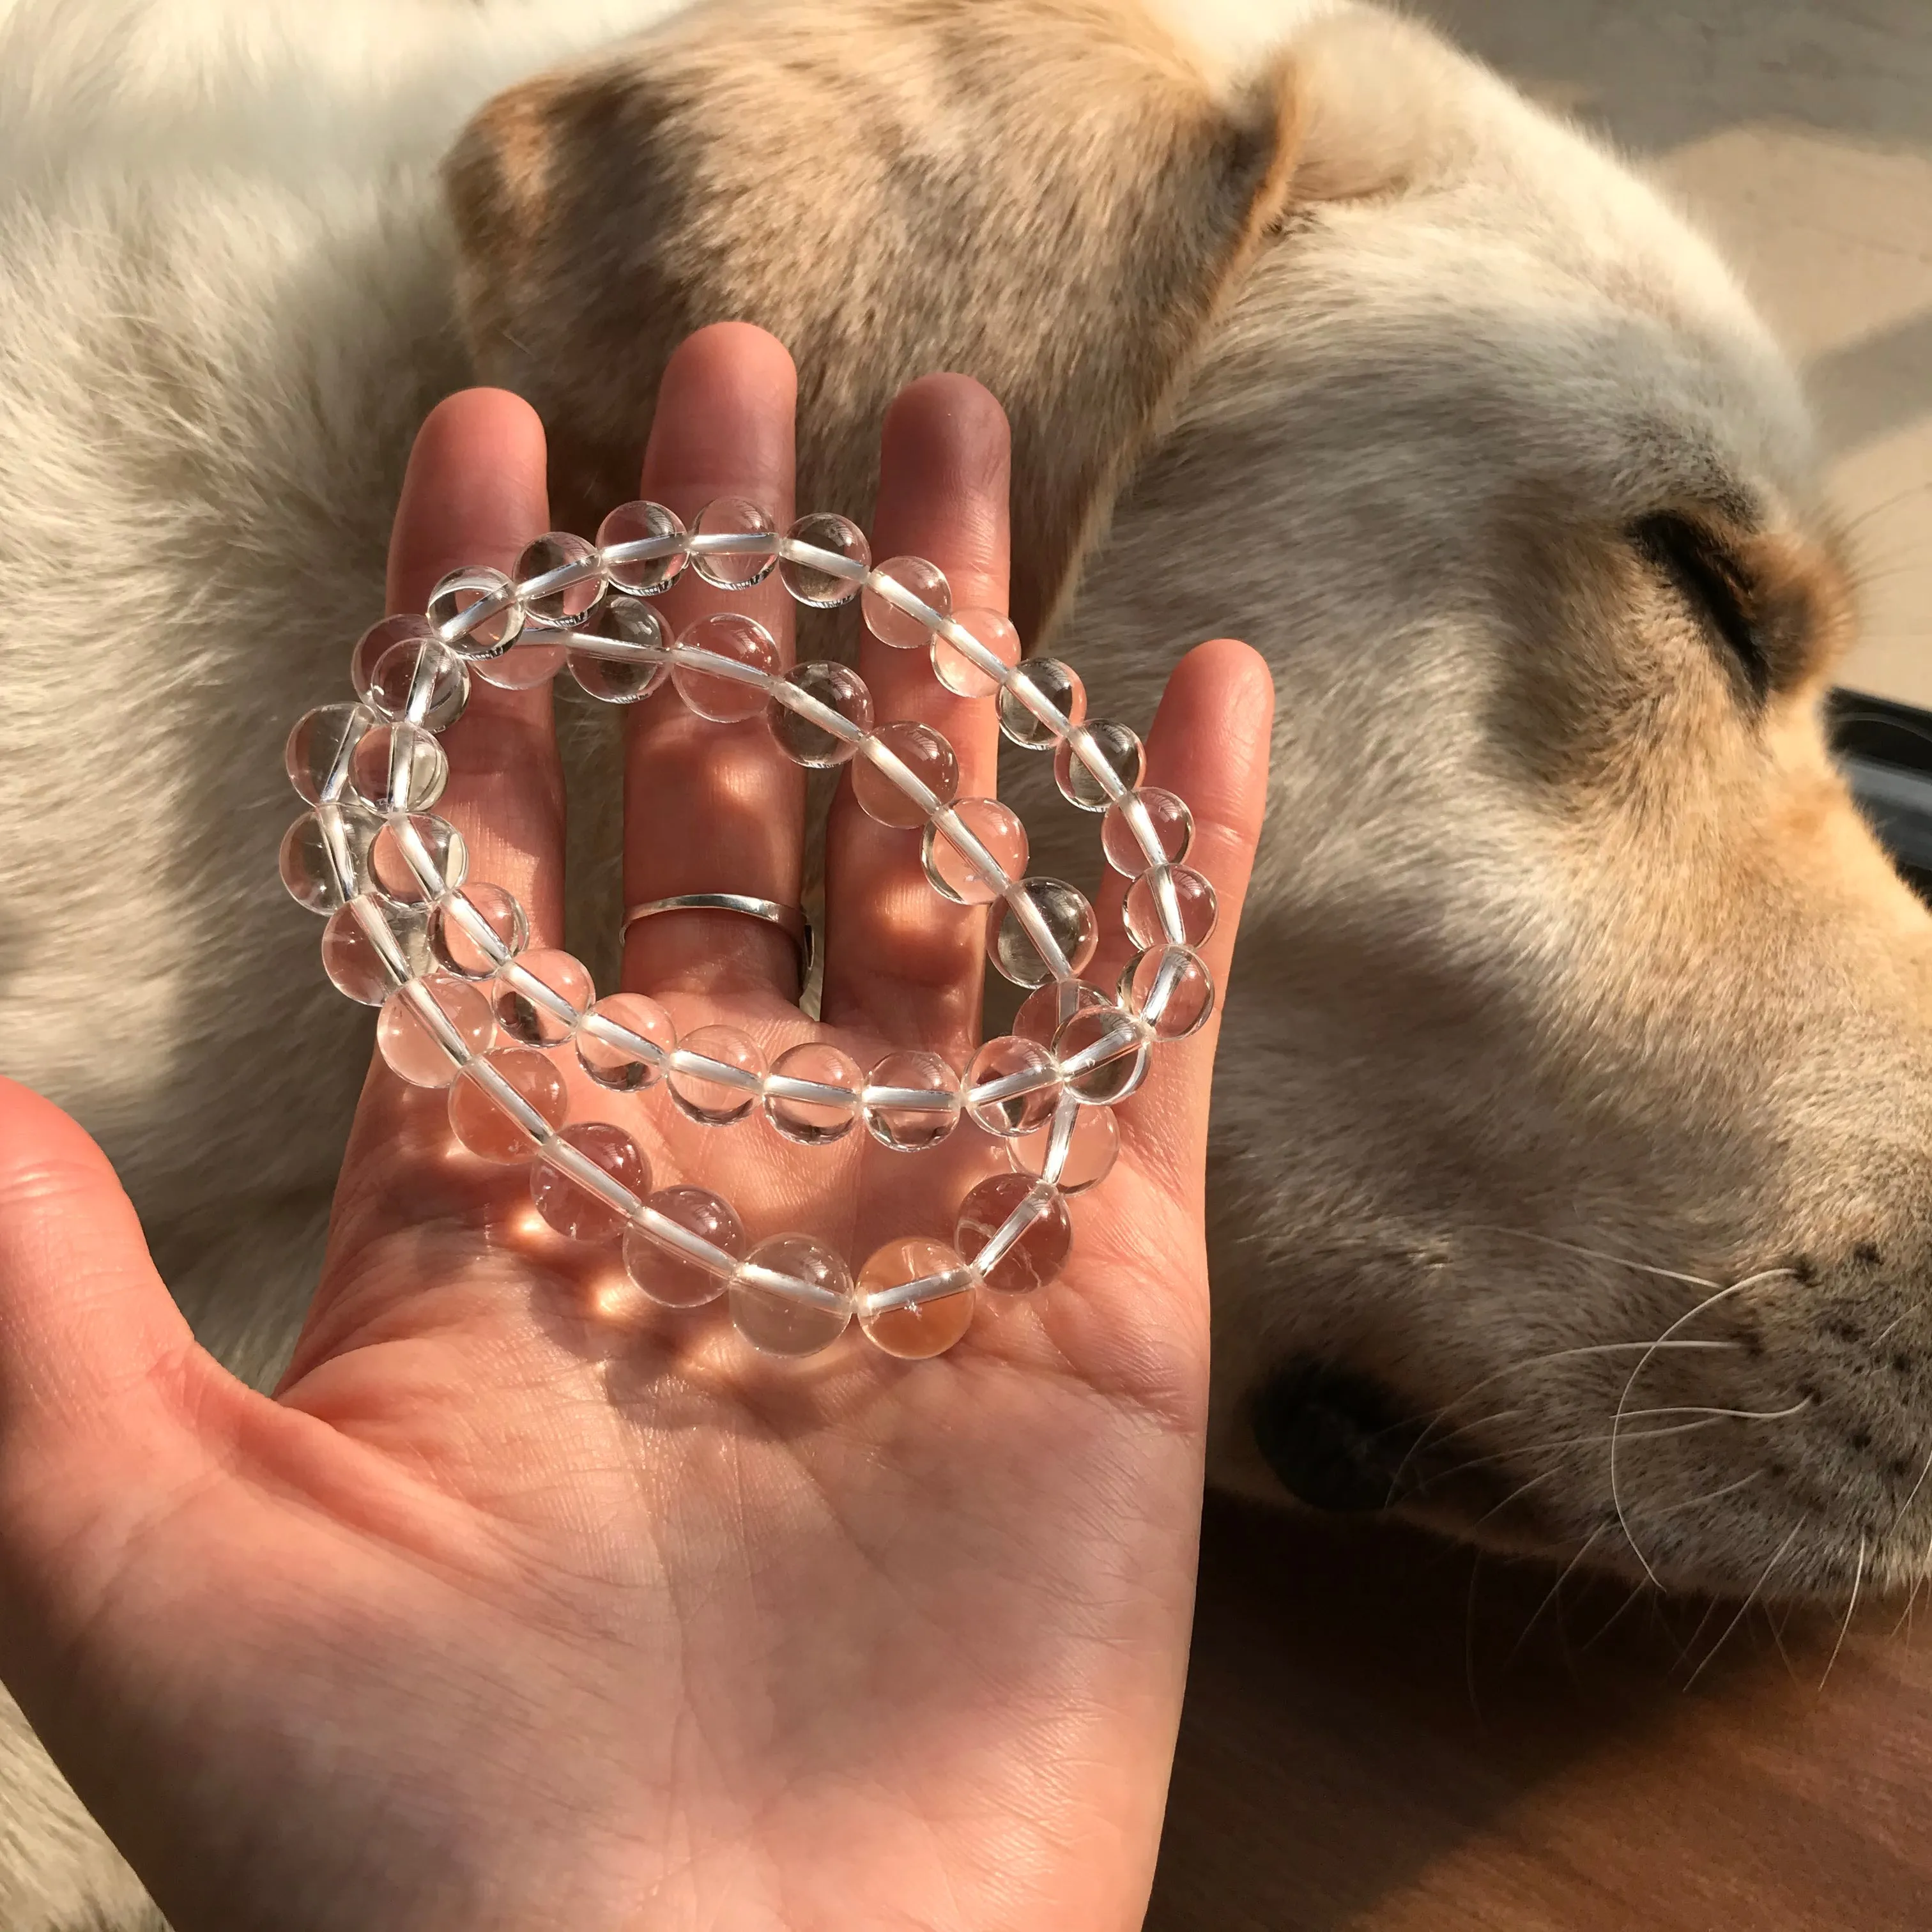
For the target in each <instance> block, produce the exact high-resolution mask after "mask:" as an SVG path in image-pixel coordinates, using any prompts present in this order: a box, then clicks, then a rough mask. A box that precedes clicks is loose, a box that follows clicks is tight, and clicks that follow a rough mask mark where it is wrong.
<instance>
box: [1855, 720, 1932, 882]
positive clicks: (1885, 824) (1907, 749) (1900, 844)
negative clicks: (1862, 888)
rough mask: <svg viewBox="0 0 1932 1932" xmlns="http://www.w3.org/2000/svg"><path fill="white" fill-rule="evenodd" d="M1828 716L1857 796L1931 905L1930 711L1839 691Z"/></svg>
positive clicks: (1904, 871) (1899, 865)
mask: <svg viewBox="0 0 1932 1932" xmlns="http://www.w3.org/2000/svg"><path fill="white" fill-rule="evenodd" d="M1830 718H1831V724H1832V750H1833V751H1834V753H1835V754H1836V756H1837V758H1838V767H1839V769H1841V771H1842V772H1843V773H1844V775H1845V778H1846V781H1847V783H1849V784H1850V786H1851V787H1852V795H1853V796H1855V798H1856V799H1858V804H1859V806H1860V808H1861V809H1862V810H1863V811H1864V814H1865V817H1867V819H1868V820H1870V823H1871V828H1872V829H1873V831H1874V832H1876V833H1877V834H1878V835H1879V839H1880V840H1881V841H1882V843H1883V844H1884V845H1885V849H1886V850H1888V851H1889V852H1890V853H1891V856H1892V862H1893V863H1894V864H1895V865H1897V868H1898V869H1899V871H1900V874H1902V875H1903V877H1904V880H1905V881H1906V884H1908V885H1909V886H1911V888H1912V890H1913V891H1914V892H1916V893H1917V894H1918V896H1919V897H1920V898H1921V899H1924V900H1925V901H1927V903H1928V904H1932V711H1921V710H1920V709H1918V706H1915V705H1911V704H1898V703H1894V702H1893V700H1891V699H1890V698H1888V697H1870V696H1868V695H1867V694H1866V693H1865V692H1864V691H1833V692H1832V697H1831V703H1830Z"/></svg>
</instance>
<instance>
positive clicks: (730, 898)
mask: <svg viewBox="0 0 1932 1932" xmlns="http://www.w3.org/2000/svg"><path fill="white" fill-rule="evenodd" d="M661 912H736V913H743V914H744V915H745V917H746V918H747V919H763V921H764V922H765V923H766V925H767V926H776V927H777V928H778V930H779V931H780V932H782V933H783V934H784V936H785V937H786V938H787V939H789V940H790V941H791V943H792V944H793V945H794V946H795V947H797V948H798V979H799V985H800V986H803V985H804V983H805V981H806V980H808V979H809V978H810V977H811V962H812V955H813V952H814V947H813V943H812V942H813V939H814V935H813V932H812V930H811V921H810V920H809V919H807V918H806V917H805V914H804V913H802V912H801V911H800V910H799V908H798V907H796V906H788V905H780V904H778V901H777V900H775V899H760V898H753V897H752V896H751V894H750V893H749V892H677V893H674V894H673V895H672V896H671V897H670V898H667V899H646V900H645V901H644V902H643V904H642V905H634V906H632V907H631V908H630V909H629V910H628V911H627V912H626V913H625V914H624V923H623V925H622V927H621V928H619V937H620V938H629V936H630V932H631V927H632V926H635V925H636V924H637V922H638V920H639V919H653V918H655V916H657V915H658V913H661Z"/></svg>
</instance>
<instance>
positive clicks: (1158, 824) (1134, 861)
mask: <svg viewBox="0 0 1932 1932" xmlns="http://www.w3.org/2000/svg"><path fill="white" fill-rule="evenodd" d="M1138 823H1145V825H1146V826H1147V829H1148V832H1149V833H1150V834H1151V836H1152V838H1153V840H1154V846H1155V847H1156V850H1154V852H1149V851H1148V848H1147V847H1146V846H1145V845H1144V844H1142V842H1141V835H1140V833H1139V831H1138V830H1137V829H1136V825H1137V824H1138ZM1193 843H1194V814H1193V812H1191V811H1189V810H1188V808H1187V800H1186V799H1183V798H1179V797H1177V796H1175V793H1172V792H1171V791H1163V790H1161V788H1160V787H1159V786H1158V785H1148V786H1145V787H1142V789H1141V790H1139V791H1136V792H1135V793H1133V795H1132V796H1130V798H1129V799H1127V801H1126V802H1124V804H1121V805H1109V806H1108V808H1107V815H1106V817H1105V818H1103V819H1102V820H1101V821H1100V850H1102V851H1103V853H1106V859H1107V863H1108V864H1109V865H1111V866H1112V867H1113V868H1114V870H1115V871H1117V872H1124V873H1125V874H1127V877H1129V878H1130V879H1137V878H1139V877H1140V875H1141V874H1142V873H1143V872H1145V871H1146V870H1147V868H1148V867H1149V866H1150V865H1157V864H1158V863H1160V861H1161V860H1163V859H1165V860H1166V862H1168V863H1169V865H1179V864H1180V862H1181V860H1182V859H1184V858H1186V857H1187V852H1188V848H1189V847H1190V846H1191V845H1192V844H1193Z"/></svg>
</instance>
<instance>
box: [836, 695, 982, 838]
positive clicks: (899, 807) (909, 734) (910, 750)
mask: <svg viewBox="0 0 1932 1932" xmlns="http://www.w3.org/2000/svg"><path fill="white" fill-rule="evenodd" d="M872 742H874V744H877V745H880V746H881V747H882V748H883V749H885V750H886V751H889V752H890V753H891V754H892V756H893V757H895V758H896V759H897V760H898V761H899V763H901V764H902V765H903V766H905V767H906V769H907V770H908V771H910V772H911V773H912V775H913V777H914V778H917V779H918V780H919V782H920V783H921V784H923V785H924V786H925V787H926V790H928V791H929V792H931V793H932V795H933V796H935V798H936V799H938V801H939V802H940V803H941V805H950V804H951V803H952V802H953V799H955V798H956V797H957V796H959V760H958V758H956V757H955V756H954V755H953V747H952V746H951V745H949V744H948V743H947V742H946V740H945V739H944V738H943V737H941V736H940V734H939V733H938V732H937V731H935V730H934V729H933V728H932V726H931V725H930V724H915V723H913V722H912V721H910V720H909V719H907V720H901V721H900V722H898V723H896V724H881V725H880V727H879V728H878V730H876V731H875V732H874V733H873V734H872ZM852 796H853V797H854V798H855V799H857V800H858V802H859V810H860V811H862V812H864V814H865V816H866V817H868V818H871V819H876V820H877V821H878V823H880V824H881V825H889V826H893V827H894V828H895V829H898V830H899V831H902V832H904V831H910V829H912V827H913V826H916V825H923V824H924V823H926V806H925V805H924V804H923V803H922V802H921V801H920V800H919V799H916V798H914V797H913V796H911V794H910V793H908V792H905V791H903V790H901V789H900V787H899V784H898V780H897V779H896V778H893V777H892V776H891V775H889V774H888V773H887V772H886V771H885V770H883V769H882V768H881V767H880V766H878V765H877V764H875V763H873V761H872V760H871V757H868V755H867V754H865V753H864V752H861V753H860V754H859V756H858V757H857V758H856V759H855V760H853V765H852Z"/></svg>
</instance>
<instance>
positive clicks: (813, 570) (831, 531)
mask: <svg viewBox="0 0 1932 1932" xmlns="http://www.w3.org/2000/svg"><path fill="white" fill-rule="evenodd" d="M785 535H787V537H789V538H790V539H791V541H793V543H801V544H810V545H811V547H812V548H813V549H814V550H829V551H830V552H831V553H832V554H833V555H834V556H842V557H846V558H849V559H850V560H851V562H853V563H855V564H856V565H858V566H859V569H860V570H862V571H865V570H869V569H870V568H871V564H872V547H871V544H868V543H867V542H866V541H865V532H864V531H863V530H862V529H859V526H858V525H857V524H856V523H853V522H852V521H851V520H850V519H849V518H847V517H835V516H833V515H832V514H831V513H830V512H829V511H821V512H820V513H819V514H817V515H816V516H810V517H799V520H798V521H797V522H796V523H794V524H793V525H792V526H791V528H790V529H789V530H787V532H785ZM778 580H779V582H780V583H782V584H783V585H784V587H785V588H786V589H787V590H789V591H790V592H791V594H792V595H793V596H794V597H795V598H797V599H798V601H799V603H801V604H810V605H811V607H813V608H814V610H830V609H831V608H832V607H833V606H834V605H835V604H844V603H847V602H849V601H850V599H851V598H853V596H855V595H856V594H857V592H858V589H859V580H857V579H856V577H839V576H836V575H835V574H833V573H832V571H829V570H826V569H823V568H820V566H819V565H817V564H811V563H795V562H793V561H792V559H790V558H789V557H781V558H779V559H778Z"/></svg>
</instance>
